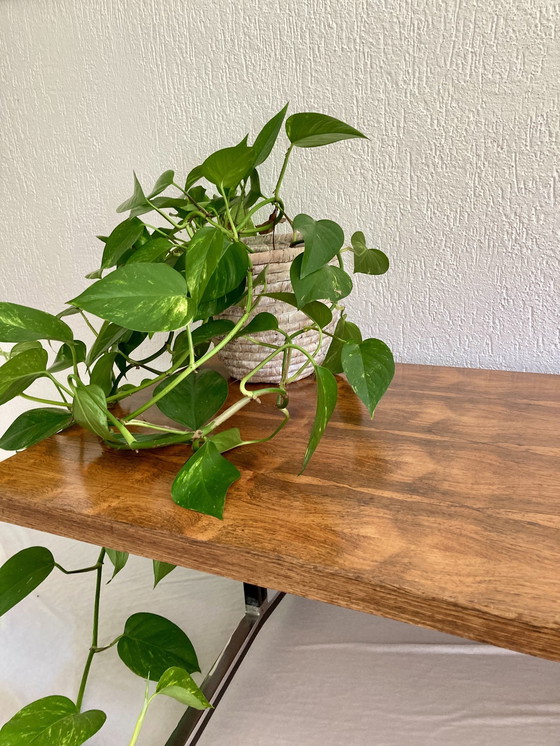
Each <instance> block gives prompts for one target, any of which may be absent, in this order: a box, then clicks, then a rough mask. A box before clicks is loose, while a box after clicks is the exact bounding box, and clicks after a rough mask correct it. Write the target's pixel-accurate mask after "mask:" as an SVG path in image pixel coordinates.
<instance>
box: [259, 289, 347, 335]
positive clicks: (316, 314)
mask: <svg viewBox="0 0 560 746" xmlns="http://www.w3.org/2000/svg"><path fill="white" fill-rule="evenodd" d="M265 296H266V297H267V298H275V299H276V300H281V301H283V302H284V303H288V305H290V306H294V307H295V308H297V298H296V296H295V294H294V293H265ZM299 310H300V311H301V312H302V313H304V314H305V315H306V316H309V318H310V319H311V321H314V322H315V323H316V324H318V325H319V326H320V327H321V329H324V327H325V326H328V325H329V324H330V323H331V321H332V311H331V309H330V308H329V307H328V306H326V305H325V304H324V303H321V302H320V301H318V300H312V301H310V302H309V303H306V304H305V306H302V307H301V308H300V309H299Z"/></svg>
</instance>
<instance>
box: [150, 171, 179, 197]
mask: <svg viewBox="0 0 560 746" xmlns="http://www.w3.org/2000/svg"><path fill="white" fill-rule="evenodd" d="M174 178H175V172H174V171H164V172H163V173H162V175H161V176H159V177H158V179H157V181H156V183H155V184H154V188H153V189H152V191H151V192H150V194H149V195H148V199H150V200H151V199H152V198H153V197H157V195H158V194H161V193H162V192H163V191H164V190H165V189H167V187H168V186H170V185H171V184H173V179H174Z"/></svg>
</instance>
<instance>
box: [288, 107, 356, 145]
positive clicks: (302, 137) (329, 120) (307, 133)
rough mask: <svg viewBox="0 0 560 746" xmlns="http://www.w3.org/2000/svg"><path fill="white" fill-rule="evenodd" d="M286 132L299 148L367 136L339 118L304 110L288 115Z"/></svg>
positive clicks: (293, 143)
mask: <svg viewBox="0 0 560 746" xmlns="http://www.w3.org/2000/svg"><path fill="white" fill-rule="evenodd" d="M286 134H287V135H288V137H289V139H290V142H291V143H292V145H295V146H296V147H298V148H316V147H318V146H320V145H328V144H329V143H331V142H338V141H339V140H349V139H351V138H354V137H363V138H365V137H366V136H365V135H364V134H362V133H361V132H359V131H358V130H357V129H354V127H350V125H349V124H345V123H344V122H341V121H340V120H339V119H334V118H333V117H329V116H326V115H325V114H316V113H314V112H302V113H300V114H292V116H291V117H288V119H287V120H286ZM366 139H367V138H366Z"/></svg>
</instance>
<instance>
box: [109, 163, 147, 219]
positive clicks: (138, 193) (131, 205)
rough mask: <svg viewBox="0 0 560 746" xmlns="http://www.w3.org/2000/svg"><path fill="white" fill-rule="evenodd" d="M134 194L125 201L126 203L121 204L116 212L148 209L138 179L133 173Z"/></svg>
mask: <svg viewBox="0 0 560 746" xmlns="http://www.w3.org/2000/svg"><path fill="white" fill-rule="evenodd" d="M133 175H134V192H133V194H132V197H130V198H129V199H127V200H126V202H123V203H122V205H119V206H118V207H117V212H128V211H129V210H134V209H135V208H137V207H148V208H149V207H150V205H149V204H148V200H147V199H146V195H145V194H144V190H143V189H142V187H141V185H140V182H139V181H138V177H137V176H136V174H135V173H134V174H133Z"/></svg>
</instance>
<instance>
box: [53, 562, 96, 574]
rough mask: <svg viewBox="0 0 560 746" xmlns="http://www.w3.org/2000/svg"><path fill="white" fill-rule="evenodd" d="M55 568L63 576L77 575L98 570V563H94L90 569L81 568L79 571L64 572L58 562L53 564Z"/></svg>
mask: <svg viewBox="0 0 560 746" xmlns="http://www.w3.org/2000/svg"><path fill="white" fill-rule="evenodd" d="M54 566H55V567H56V568H58V569H59V570H60V572H63V573H64V574H65V575H78V574H79V573H82V572H93V571H94V570H98V569H99V563H96V564H95V565H92V566H91V567H82V568H81V569H80V570H66V569H65V568H64V567H62V565H59V564H58V562H55V565H54Z"/></svg>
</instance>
